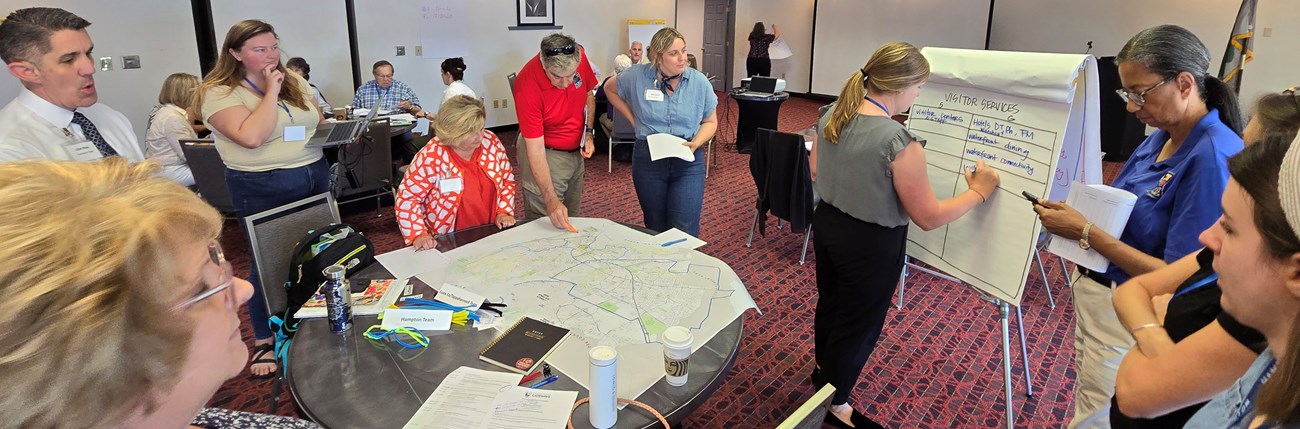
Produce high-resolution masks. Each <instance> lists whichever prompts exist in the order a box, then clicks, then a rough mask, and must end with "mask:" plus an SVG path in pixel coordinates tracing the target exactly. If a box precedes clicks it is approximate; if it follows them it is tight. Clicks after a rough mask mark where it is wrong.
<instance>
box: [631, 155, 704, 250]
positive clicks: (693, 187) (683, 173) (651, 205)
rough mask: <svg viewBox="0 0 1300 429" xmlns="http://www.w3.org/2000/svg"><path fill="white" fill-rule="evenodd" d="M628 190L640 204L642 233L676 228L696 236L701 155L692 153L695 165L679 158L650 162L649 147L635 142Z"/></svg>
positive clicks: (701, 198)
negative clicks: (643, 219) (630, 187)
mask: <svg viewBox="0 0 1300 429" xmlns="http://www.w3.org/2000/svg"><path fill="white" fill-rule="evenodd" d="M632 186H633V187H634V188H636V198H637V200H638V201H640V202H641V213H643V214H644V217H645V227H646V229H650V230H654V231H659V232H663V231H667V230H668V229H669V228H677V229H680V230H682V231H685V232H686V233H687V234H690V235H694V236H696V237H698V236H699V235H700V211H701V210H702V209H703V208H704V152H703V147H701V148H700V149H696V150H695V162H687V161H685V160H682V159H679V158H664V159H660V160H658V161H651V160H650V146H649V145H648V144H647V143H646V141H645V140H637V142H636V144H635V145H633V146H632Z"/></svg>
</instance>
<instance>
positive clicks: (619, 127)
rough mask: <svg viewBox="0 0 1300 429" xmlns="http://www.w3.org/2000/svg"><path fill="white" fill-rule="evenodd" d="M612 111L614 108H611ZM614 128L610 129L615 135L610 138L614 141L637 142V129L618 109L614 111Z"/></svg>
mask: <svg viewBox="0 0 1300 429" xmlns="http://www.w3.org/2000/svg"><path fill="white" fill-rule="evenodd" d="M610 108H611V109H612V108H613V106H610ZM613 110H614V112H613V114H614V126H613V127H612V128H611V129H610V132H612V133H613V134H614V135H612V136H610V137H612V138H613V139H614V140H636V127H635V126H633V125H632V121H629V120H628V119H627V117H624V116H623V114H622V113H621V112H619V111H618V109H613Z"/></svg>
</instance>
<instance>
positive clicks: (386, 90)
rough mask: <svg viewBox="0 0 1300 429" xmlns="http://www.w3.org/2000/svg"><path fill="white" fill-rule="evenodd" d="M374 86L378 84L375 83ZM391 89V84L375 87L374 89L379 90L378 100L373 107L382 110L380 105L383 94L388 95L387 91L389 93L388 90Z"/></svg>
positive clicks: (382, 100) (382, 103) (381, 104)
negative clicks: (385, 86) (386, 86)
mask: <svg viewBox="0 0 1300 429" xmlns="http://www.w3.org/2000/svg"><path fill="white" fill-rule="evenodd" d="M375 86H378V85H375ZM392 90H393V86H392V85H389V86H388V88H376V91H378V92H379V101H378V102H377V103H375V108H376V109H379V110H384V109H382V108H381V107H382V106H383V105H384V96H386V95H388V93H389V92H392Z"/></svg>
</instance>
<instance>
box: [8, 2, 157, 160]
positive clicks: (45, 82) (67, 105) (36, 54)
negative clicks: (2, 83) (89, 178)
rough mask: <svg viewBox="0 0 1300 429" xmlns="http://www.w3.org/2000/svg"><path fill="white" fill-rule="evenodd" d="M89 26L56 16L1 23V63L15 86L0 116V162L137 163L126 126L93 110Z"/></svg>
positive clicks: (42, 10)
mask: <svg viewBox="0 0 1300 429" xmlns="http://www.w3.org/2000/svg"><path fill="white" fill-rule="evenodd" d="M89 26H90V21H86V20H85V19H82V18H81V17H79V16H77V15H75V14H73V13H72V12H68V11H66V10H63V9H57V8H46V7H33V8H26V9H19V10H17V11H14V12H13V13H11V14H9V16H8V17H7V18H5V20H4V22H3V23H0V59H3V60H4V62H5V64H6V66H8V68H9V74H12V75H13V76H14V77H16V78H18V80H19V81H20V82H22V85H23V88H22V89H21V90H19V92H18V96H17V97H14V100H13V101H11V102H9V104H8V105H6V106H5V107H4V108H3V109H0V162H5V161H17V160H21V159H29V158H45V159H57V160H78V161H91V160H96V159H100V158H104V157H109V156H121V157H123V158H126V159H127V160H129V161H131V162H138V161H141V160H143V159H144V151H143V150H141V147H140V143H139V141H138V140H137V139H136V136H135V131H134V130H132V128H131V121H130V120H127V119H126V116H125V115H122V113H120V112H118V111H116V110H113V109H112V108H110V107H108V106H105V105H104V104H103V103H99V102H98V101H99V93H98V92H97V90H96V87H95V60H94V59H93V58H92V57H91V53H92V51H93V50H94V48H95V45H94V42H92V41H91V40H90V33H87V32H86V27H89Z"/></svg>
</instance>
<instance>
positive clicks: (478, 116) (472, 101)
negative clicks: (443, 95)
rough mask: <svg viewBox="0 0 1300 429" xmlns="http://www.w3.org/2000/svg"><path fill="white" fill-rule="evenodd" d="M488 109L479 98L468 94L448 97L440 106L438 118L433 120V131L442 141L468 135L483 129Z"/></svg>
mask: <svg viewBox="0 0 1300 429" xmlns="http://www.w3.org/2000/svg"><path fill="white" fill-rule="evenodd" d="M486 111H487V109H486V108H485V107H484V106H483V102H482V101H479V99H477V98H474V97H470V96H468V95H457V96H455V97H451V98H448V99H447V101H445V102H443V103H442V107H439V108H438V118H437V119H436V120H434V121H433V132H434V133H436V135H437V136H438V140H439V141H442V142H453V141H456V140H459V139H461V138H463V137H465V136H467V135H470V134H474V133H477V132H480V131H483V123H484V121H486V120H487V113H486Z"/></svg>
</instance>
